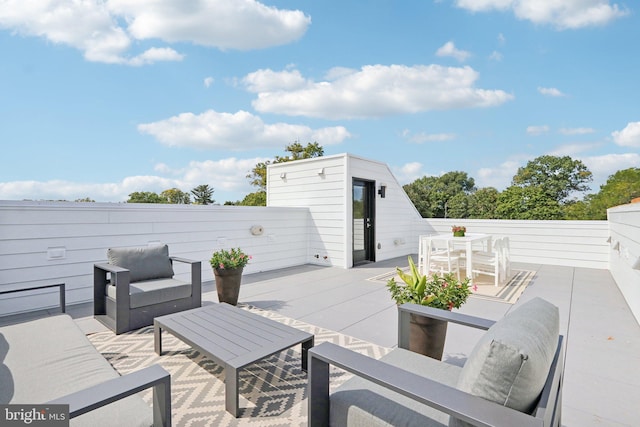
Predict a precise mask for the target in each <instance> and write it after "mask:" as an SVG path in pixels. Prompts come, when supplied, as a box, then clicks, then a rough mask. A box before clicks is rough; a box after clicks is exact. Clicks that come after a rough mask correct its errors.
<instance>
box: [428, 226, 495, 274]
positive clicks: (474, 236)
mask: <svg viewBox="0 0 640 427" xmlns="http://www.w3.org/2000/svg"><path fill="white" fill-rule="evenodd" d="M425 237H427V238H433V239H438V240H447V241H451V242H453V245H454V247H455V246H456V245H462V244H464V245H465V247H466V256H467V257H466V272H467V277H468V278H469V280H470V282H471V283H473V273H472V271H473V245H474V244H475V245H478V244H482V245H483V248H484V244H485V242H486V249H484V250H486V251H487V252H491V240H492V237H491V234H484V233H466V234H465V235H464V236H462V237H455V236H453V233H447V234H437V235H435V236H425Z"/></svg>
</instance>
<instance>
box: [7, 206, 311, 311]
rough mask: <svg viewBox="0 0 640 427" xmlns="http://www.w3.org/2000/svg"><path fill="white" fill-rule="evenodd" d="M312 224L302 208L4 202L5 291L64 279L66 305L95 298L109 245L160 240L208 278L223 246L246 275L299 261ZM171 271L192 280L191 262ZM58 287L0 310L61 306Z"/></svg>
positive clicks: (13, 297)
mask: <svg viewBox="0 0 640 427" xmlns="http://www.w3.org/2000/svg"><path fill="white" fill-rule="evenodd" d="M309 223H310V220H309V211H308V209H305V208H278V207H273V208H271V207H269V208H267V207H242V206H196V205H156V204H126V203H122V204H117V203H52V202H42V203H38V202H14V201H0V290H11V289H19V288H27V287H32V286H37V285H43V284H52V283H60V282H64V283H65V284H66V288H67V292H66V296H67V304H74V303H79V302H86V301H91V300H92V298H93V291H92V286H93V276H92V275H93V264H94V263H96V262H104V261H105V260H106V251H107V248H110V247H121V246H145V245H148V244H157V243H166V244H168V245H169V252H170V254H171V255H177V256H182V257H185V258H191V259H195V260H201V261H202V280H203V281H205V282H206V281H212V280H213V272H212V270H211V267H210V266H209V263H208V260H209V259H210V258H211V253H212V252H213V251H214V250H217V249H219V248H231V247H241V248H242V249H243V250H245V252H247V253H248V254H250V255H252V257H253V259H252V261H251V262H250V263H249V265H248V266H247V267H246V268H245V272H246V273H252V272H259V271H266V270H274V269H277V268H283V267H289V266H295V265H301V264H305V263H306V260H307V259H308V254H307V248H308V246H309V244H308V239H309V236H308V232H309V230H310V226H309ZM253 226H259V227H257V228H253V231H254V233H257V234H252V232H251V231H252V227H253ZM260 227H261V228H262V233H259V228H260ZM174 270H175V272H176V274H177V277H180V276H183V277H184V278H186V277H188V269H187V267H186V265H182V264H180V263H176V264H175V265H174ZM57 292H58V291H57V288H53V289H47V290H45V291H42V292H40V291H36V292H32V294H29V295H25V294H23V293H11V294H7V295H2V296H0V315H5V314H11V313H19V312H24V311H31V310H34V309H39V308H49V307H56V306H57V304H58V302H57V295H58V293H57Z"/></svg>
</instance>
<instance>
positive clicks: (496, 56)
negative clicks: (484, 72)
mask: <svg viewBox="0 0 640 427" xmlns="http://www.w3.org/2000/svg"><path fill="white" fill-rule="evenodd" d="M489 59H491V60H492V61H498V62H499V61H502V54H501V53H500V52H498V51H497V50H494V51H493V52H491V55H489Z"/></svg>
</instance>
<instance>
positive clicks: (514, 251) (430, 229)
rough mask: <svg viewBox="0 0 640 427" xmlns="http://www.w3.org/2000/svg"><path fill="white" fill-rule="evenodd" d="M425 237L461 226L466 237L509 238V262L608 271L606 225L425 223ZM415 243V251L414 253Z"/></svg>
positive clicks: (510, 222) (576, 222)
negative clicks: (467, 234)
mask: <svg viewBox="0 0 640 427" xmlns="http://www.w3.org/2000/svg"><path fill="white" fill-rule="evenodd" d="M425 222H426V223H427V226H426V230H427V232H426V233H424V234H431V233H450V232H451V226H452V225H464V226H466V227H467V232H469V233H488V234H492V235H494V236H508V237H509V243H510V246H511V259H512V260H513V261H516V262H530V263H538V264H548V265H566V266H574V267H587V268H603V269H607V268H609V259H608V256H609V247H608V243H607V238H608V237H609V225H608V224H607V221H524V220H482V219H435V218H431V219H425ZM417 245H418V243H417V239H416V242H415V248H416V250H417Z"/></svg>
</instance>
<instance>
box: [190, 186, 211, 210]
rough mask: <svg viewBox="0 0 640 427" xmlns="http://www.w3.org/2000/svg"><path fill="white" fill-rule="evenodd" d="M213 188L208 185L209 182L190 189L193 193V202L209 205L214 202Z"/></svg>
mask: <svg viewBox="0 0 640 427" xmlns="http://www.w3.org/2000/svg"><path fill="white" fill-rule="evenodd" d="M213 192H214V189H213V188H211V187H209V184H201V185H198V186H197V187H195V188H194V189H193V190H191V194H193V203H194V204H196V205H211V204H213V203H214V202H215V200H213V198H212V196H213Z"/></svg>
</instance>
